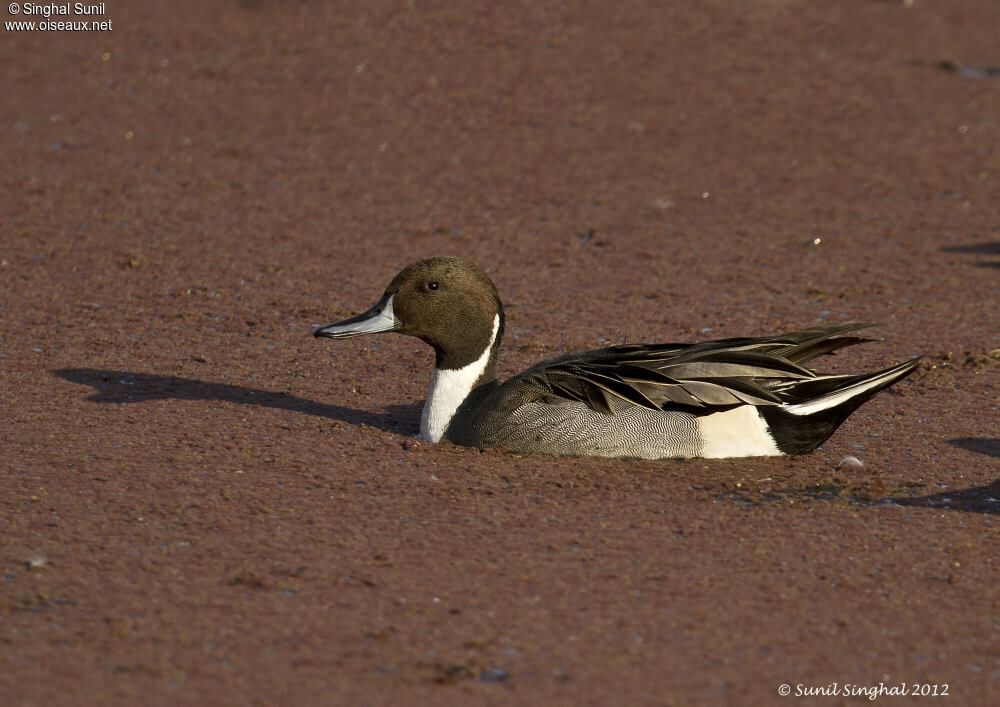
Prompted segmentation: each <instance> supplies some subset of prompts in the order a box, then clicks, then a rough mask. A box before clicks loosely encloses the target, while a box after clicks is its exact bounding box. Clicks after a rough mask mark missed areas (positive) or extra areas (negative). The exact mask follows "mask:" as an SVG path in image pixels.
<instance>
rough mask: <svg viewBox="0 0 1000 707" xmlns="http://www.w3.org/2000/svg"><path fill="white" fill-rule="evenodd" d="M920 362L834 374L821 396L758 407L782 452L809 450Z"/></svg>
mask: <svg viewBox="0 0 1000 707" xmlns="http://www.w3.org/2000/svg"><path fill="white" fill-rule="evenodd" d="M919 363H920V359H919V358H915V359H912V360H910V361H906V362H905V363H900V364H898V365H896V366H892V367H890V368H887V369H885V370H884V371H879V372H878V373H873V374H871V375H866V376H843V377H840V376H836V377H832V379H827V380H830V381H831V382H833V383H834V385H833V387H832V390H828V391H826V392H824V393H823V394H822V395H819V396H818V397H814V398H811V399H809V400H804V401H802V402H799V403H792V404H787V403H786V404H785V405H780V406H760V407H758V408H757V410H758V411H759V412H760V414H761V415H762V416H763V417H764V420H765V421H766V422H767V425H768V429H769V431H770V433H771V436H772V437H773V438H774V441H775V443H776V444H777V445H778V448H779V449H780V450H781V451H782V452H784V453H785V454H802V453H803V452H810V451H812V450H813V449H815V448H816V447H818V446H819V445H821V444H822V443H823V442H825V441H826V440H827V439H828V438H829V437H830V435H832V434H833V433H834V432H836V430H837V428H838V427H840V425H841V423H842V422H843V421H844V420H846V419H847V417H848V416H849V415H850V414H851V413H852V412H854V411H855V410H857V409H858V407H860V406H861V405H862V404H863V403H864V402H866V401H868V400H870V399H871V398H872V397H873V396H875V395H876V394H877V393H878V392H879V391H881V390H884V389H886V388H888V387H889V386H890V385H892V384H893V383H896V382H898V381H900V380H902V379H903V378H905V377H906V376H908V375H910V374H911V373H913V371H915V370H916V369H917V366H918V365H919ZM818 382H819V381H815V380H814V381H804V382H803V383H802V385H803V386H812V387H813V388H814V389H815V384H816V383H818ZM840 384H842V385H840ZM793 388H794V386H793ZM790 392H793V391H790ZM803 392H805V390H804V391H803Z"/></svg>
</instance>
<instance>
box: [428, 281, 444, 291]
mask: <svg viewBox="0 0 1000 707" xmlns="http://www.w3.org/2000/svg"><path fill="white" fill-rule="evenodd" d="M439 287H441V285H439V284H438V283H436V282H433V281H431V282H428V283H427V289H428V290H436V289H437V288H439Z"/></svg>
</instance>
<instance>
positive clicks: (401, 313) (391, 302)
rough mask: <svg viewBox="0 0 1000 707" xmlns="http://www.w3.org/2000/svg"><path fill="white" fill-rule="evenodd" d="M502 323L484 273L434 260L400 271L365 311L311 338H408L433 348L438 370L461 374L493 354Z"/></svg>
mask: <svg viewBox="0 0 1000 707" xmlns="http://www.w3.org/2000/svg"><path fill="white" fill-rule="evenodd" d="M498 317H499V327H498V329H497V333H496V337H495V338H494V337H493V327H494V320H495V319H496V318H498ZM503 321H504V313H503V304H501V302H500V296H499V294H497V289H496V286H495V285H494V284H493V282H492V281H491V280H490V278H489V277H488V276H487V275H486V273H484V272H483V271H482V270H480V269H479V268H478V267H476V265H474V264H473V263H470V262H469V261H467V260H462V259H461V258H450V257H433V258H426V259H424V260H418V261H417V262H415V263H412V264H410V265H407V266H406V267H405V268H403V270H402V271H401V272H400V273H399V274H398V275H396V277H394V278H393V279H392V282H390V283H389V286H388V287H387V288H386V290H385V293H384V294H383V295H382V298H381V299H380V300H379V301H378V302H377V303H376V304H375V306H374V307H372V308H371V309H369V310H368V311H367V312H364V313H363V314H359V315H358V316H356V317H351V318H350V319H346V320H344V321H342V322H337V323H335V324H330V325H328V326H325V327H321V328H319V329H317V330H316V331H315V335H316V336H322V337H329V338H332V339H343V338H348V337H351V336H360V335H362V334H375V333H379V332H385V331H393V332H396V333H399V334H407V335H409V336H415V337H417V338H419V339H422V340H424V341H426V342H427V343H428V344H430V345H431V346H432V347H433V348H434V351H435V353H436V355H437V364H436V367H437V368H439V369H460V368H464V367H465V366H467V365H469V364H470V363H472V362H473V361H476V360H477V359H479V358H480V357H481V356H482V355H483V352H484V351H486V349H487V348H490V346H491V343H492V347H493V348H494V349H495V348H496V347H498V346H499V343H500V338H501V336H502V335H503ZM491 339H492V342H491ZM491 358H495V357H491Z"/></svg>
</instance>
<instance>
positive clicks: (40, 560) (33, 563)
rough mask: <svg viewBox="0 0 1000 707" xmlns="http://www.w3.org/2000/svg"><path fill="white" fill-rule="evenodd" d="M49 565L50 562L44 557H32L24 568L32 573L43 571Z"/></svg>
mask: <svg viewBox="0 0 1000 707" xmlns="http://www.w3.org/2000/svg"><path fill="white" fill-rule="evenodd" d="M47 564H49V561H48V559H47V558H46V557H45V556H44V555H32V556H31V557H29V558H28V559H27V560H26V561H25V563H24V566H25V567H27V568H28V571H29V572H32V571H34V570H40V569H42V568H43V567H45V565H47Z"/></svg>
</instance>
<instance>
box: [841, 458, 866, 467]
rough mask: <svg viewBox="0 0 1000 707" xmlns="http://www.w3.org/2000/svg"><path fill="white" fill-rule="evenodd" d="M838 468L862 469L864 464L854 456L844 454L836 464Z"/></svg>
mask: <svg viewBox="0 0 1000 707" xmlns="http://www.w3.org/2000/svg"><path fill="white" fill-rule="evenodd" d="M837 468H838V469H864V468H865V465H864V462H862V461H861V460H860V459H858V458H857V457H854V456H850V455H848V456H846V457H844V458H843V459H841V460H840V463H839V464H837Z"/></svg>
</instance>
